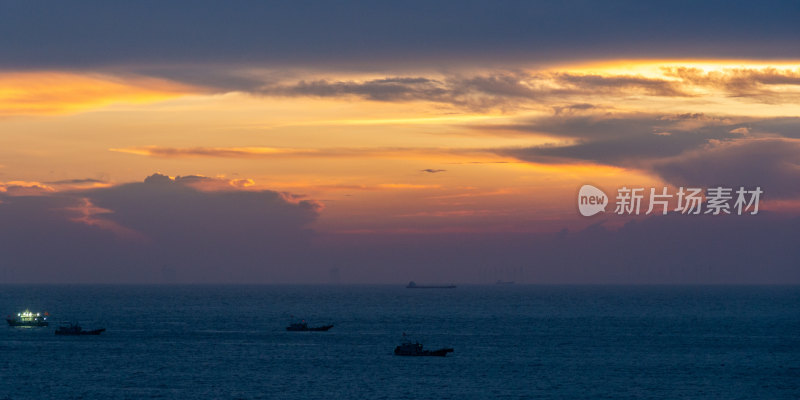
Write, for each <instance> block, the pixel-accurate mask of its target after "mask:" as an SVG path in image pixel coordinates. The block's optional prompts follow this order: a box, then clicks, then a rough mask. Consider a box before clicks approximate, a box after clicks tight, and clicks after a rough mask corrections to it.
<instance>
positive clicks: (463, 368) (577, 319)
mask: <svg viewBox="0 0 800 400" xmlns="http://www.w3.org/2000/svg"><path fill="white" fill-rule="evenodd" d="M26 308H30V309H31V311H39V312H41V311H45V310H46V311H48V313H49V314H50V321H51V325H50V326H49V327H47V328H12V327H2V328H0V378H2V379H1V380H0V399H47V398H65V399H69V398H82V399H149V398H153V399H217V398H219V399H312V398H332V399H434V398H436V399H533V398H535V399H580V398H585V399H602V398H607V399H628V398H630V399H633V398H652V399H664V398H668V399H752V398H763V399H797V398H800V287H796V286H761V287H750V286H742V287H726V286H638V287H637V286H529V285H490V286H459V287H458V288H456V289H406V288H404V287H403V286H402V285H397V286H389V285H387V286H348V285H341V286H0V312H2V314H3V315H6V314H16V313H17V312H19V311H22V310H24V309H26ZM299 319H305V320H306V321H307V322H308V323H309V324H310V325H311V326H314V325H323V324H328V323H333V324H334V325H335V326H334V328H333V329H331V330H330V331H328V332H287V331H286V330H285V327H286V326H287V325H288V324H289V323H290V322H292V321H296V320H299ZM60 322H79V323H80V324H81V325H82V326H83V327H84V328H85V329H94V328H106V329H107V330H106V332H104V333H103V334H102V335H100V336H83V337H68V336H67V337H64V336H55V335H54V333H53V332H54V330H55V328H56V327H57V325H58V324H59V323H60ZM404 333H405V334H406V335H407V336H406V338H409V339H412V340H418V341H420V342H421V343H424V345H425V347H426V348H430V349H436V348H440V347H452V348H454V349H455V351H454V352H453V353H450V354H448V355H447V357H399V356H394V355H393V353H392V351H393V349H394V347H395V346H396V345H398V344H399V343H400V342H401V341H403V340H404V337H403V334H404Z"/></svg>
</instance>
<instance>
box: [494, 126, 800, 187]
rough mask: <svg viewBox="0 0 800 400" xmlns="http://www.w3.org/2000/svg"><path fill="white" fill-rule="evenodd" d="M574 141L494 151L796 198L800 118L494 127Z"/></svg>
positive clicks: (673, 181) (683, 183)
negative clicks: (628, 170) (616, 167)
mask: <svg viewBox="0 0 800 400" xmlns="http://www.w3.org/2000/svg"><path fill="white" fill-rule="evenodd" d="M496 128H497V129H503V130H515V129H516V130H518V131H522V132H531V133H538V134H546V135H550V136H556V137H564V138H565V139H572V140H575V143H572V144H566V145H559V144H551V145H544V146H536V147H528V148H512V149H500V150H496V152H497V153H498V154H502V155H506V156H511V157H515V158H517V159H520V160H523V161H529V162H537V163H572V162H594V163H601V164H606V165H612V166H619V167H632V168H638V169H642V170H645V171H649V172H652V173H653V174H655V175H657V176H659V177H661V178H662V179H663V180H664V181H666V182H667V183H670V184H673V185H676V186H687V185H691V186H698V187H704V188H705V187H710V186H720V185H721V186H723V187H737V188H738V187H739V186H747V187H749V188H754V187H756V186H761V187H762V188H764V189H765V190H768V191H769V193H770V195H771V196H773V197H775V198H792V197H796V196H798V195H800V186H799V185H797V184H795V183H796V182H800V141H799V140H798V137H800V119H798V118H795V117H787V118H768V119H740V120H738V121H737V120H734V119H731V118H726V117H714V116H709V115H705V114H678V115H662V116H658V115H654V116H642V115H633V116H628V117H625V116H611V117H609V116H573V115H566V116H564V115H556V116H554V117H549V118H541V119H537V120H532V121H529V122H528V123H527V124H520V125H517V126H501V127H496Z"/></svg>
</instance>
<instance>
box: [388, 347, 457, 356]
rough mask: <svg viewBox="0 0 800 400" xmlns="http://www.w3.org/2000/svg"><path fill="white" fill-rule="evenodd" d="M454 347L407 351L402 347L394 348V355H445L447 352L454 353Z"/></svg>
mask: <svg viewBox="0 0 800 400" xmlns="http://www.w3.org/2000/svg"><path fill="white" fill-rule="evenodd" d="M452 352H453V349H451V348H445V349H439V350H422V351H405V350H403V349H401V348H400V347H398V348H396V349H394V355H396V356H407V357H444V356H446V355H447V353H452Z"/></svg>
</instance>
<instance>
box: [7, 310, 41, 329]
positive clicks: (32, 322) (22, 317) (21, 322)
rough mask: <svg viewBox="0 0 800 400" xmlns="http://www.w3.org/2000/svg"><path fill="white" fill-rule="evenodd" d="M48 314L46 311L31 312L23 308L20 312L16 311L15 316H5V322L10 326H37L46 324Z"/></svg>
mask: <svg viewBox="0 0 800 400" xmlns="http://www.w3.org/2000/svg"><path fill="white" fill-rule="evenodd" d="M48 316H50V314H48V313H47V312H46V311H45V312H44V313H32V312H31V311H30V310H25V311H23V312H21V313H17V316H16V317H14V316H11V315H9V316H8V317H6V322H8V325H10V326H18V327H39V326H47V325H48V324H49V323H48V322H47V317H48Z"/></svg>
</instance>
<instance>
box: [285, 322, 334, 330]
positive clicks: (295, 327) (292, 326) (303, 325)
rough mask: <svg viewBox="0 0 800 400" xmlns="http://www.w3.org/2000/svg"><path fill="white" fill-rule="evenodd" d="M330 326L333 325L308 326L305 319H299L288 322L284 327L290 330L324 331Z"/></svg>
mask: <svg viewBox="0 0 800 400" xmlns="http://www.w3.org/2000/svg"><path fill="white" fill-rule="evenodd" d="M331 328H333V325H322V326H314V327H310V326H308V324H307V323H306V322H305V321H301V322H295V323H293V324H290V325H289V326H287V327H286V330H287V331H290V332H325V331H327V330H328V329H331Z"/></svg>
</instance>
